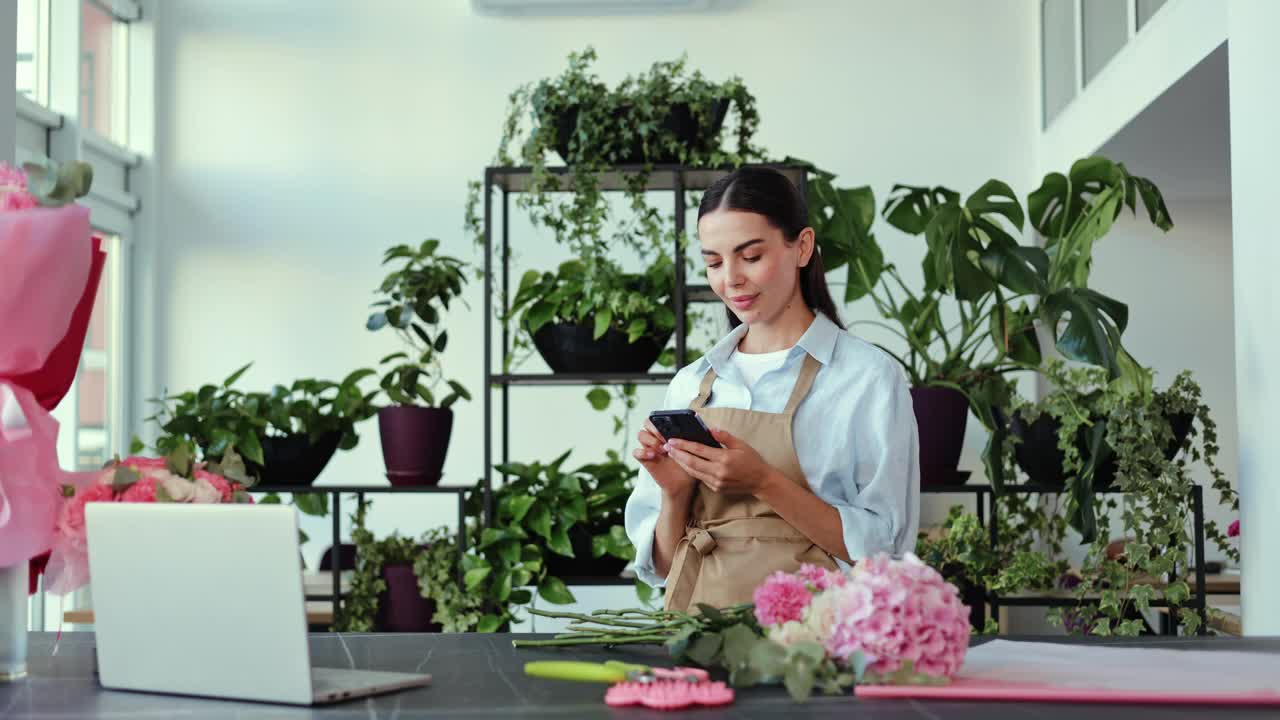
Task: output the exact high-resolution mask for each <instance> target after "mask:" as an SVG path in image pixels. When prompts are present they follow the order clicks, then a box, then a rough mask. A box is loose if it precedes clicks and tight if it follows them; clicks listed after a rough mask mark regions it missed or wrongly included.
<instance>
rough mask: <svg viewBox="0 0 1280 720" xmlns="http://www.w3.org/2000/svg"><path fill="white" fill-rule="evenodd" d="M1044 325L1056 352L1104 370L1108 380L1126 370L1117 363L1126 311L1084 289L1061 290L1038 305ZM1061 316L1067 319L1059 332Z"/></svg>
mask: <svg viewBox="0 0 1280 720" xmlns="http://www.w3.org/2000/svg"><path fill="white" fill-rule="evenodd" d="M1040 312H1041V315H1042V317H1043V318H1044V321H1045V323H1046V324H1047V325H1048V326H1049V327H1051V328H1053V329H1054V338H1055V343H1056V345H1057V347H1058V352H1061V353H1062V354H1063V355H1064V356H1066V357H1068V358H1070V359H1072V360H1079V361H1081V362H1087V363H1092V364H1094V365H1098V366H1100V367H1104V368H1106V369H1107V371H1108V373H1109V374H1110V375H1111V377H1112V378H1117V377H1120V376H1121V375H1122V371H1124V370H1125V369H1126V368H1125V367H1124V366H1123V364H1122V362H1121V356H1122V353H1123V348H1121V346H1120V335H1121V334H1122V333H1123V332H1124V329H1125V326H1127V325H1128V323H1129V307H1128V306H1127V305H1125V304H1124V303H1122V302H1120V301H1118V300H1113V299H1111V298H1109V297H1107V296H1106V295H1103V294H1102V293H1099V292H1097V291H1095V290H1089V289H1087V288H1065V289H1062V290H1058V291H1057V292H1054V293H1051V294H1050V295H1048V296H1046V297H1045V298H1044V299H1043V301H1042V302H1041V305H1040ZM1063 315H1069V316H1070V318H1069V319H1068V321H1067V324H1066V326H1065V327H1063V328H1061V329H1059V324H1060V321H1061V319H1062V316H1063Z"/></svg>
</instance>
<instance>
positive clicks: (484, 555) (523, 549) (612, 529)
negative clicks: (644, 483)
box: [463, 451, 639, 629]
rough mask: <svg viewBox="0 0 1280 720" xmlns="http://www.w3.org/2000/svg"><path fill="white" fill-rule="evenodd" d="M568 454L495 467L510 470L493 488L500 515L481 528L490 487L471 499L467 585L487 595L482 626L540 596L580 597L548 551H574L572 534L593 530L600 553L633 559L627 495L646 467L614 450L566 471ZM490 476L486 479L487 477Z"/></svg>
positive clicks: (558, 600) (595, 551)
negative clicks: (550, 566) (632, 464)
mask: <svg viewBox="0 0 1280 720" xmlns="http://www.w3.org/2000/svg"><path fill="white" fill-rule="evenodd" d="M568 457H569V453H568V452H566V453H564V454H563V455H561V456H560V457H558V458H556V459H555V460H553V461H551V462H550V463H542V462H535V463H532V464H525V463H507V464H499V465H496V466H494V467H495V469H497V470H498V471H499V472H501V473H503V474H504V475H506V476H508V478H507V482H506V483H505V484H503V485H501V486H499V487H497V488H495V489H494V490H493V494H492V498H493V503H494V517H493V519H492V522H491V523H490V524H489V525H488V527H484V528H483V529H480V528H481V524H480V520H481V516H482V503H483V501H484V493H483V491H482V489H481V488H480V486H479V485H477V487H476V490H475V491H473V492H471V493H469V494H468V495H467V499H466V511H467V515H468V517H469V518H470V523H469V526H470V528H471V537H473V538H475V539H474V540H473V545H472V547H471V548H469V549H468V550H469V551H468V554H467V556H466V557H465V558H464V560H463V569H464V571H465V573H466V584H467V587H466V589H467V591H468V592H471V593H474V594H476V595H477V596H479V597H482V598H484V600H485V605H486V615H485V616H484V618H482V623H481V625H480V627H482V628H483V627H490V628H493V629H496V628H498V627H500V626H501V625H503V624H505V623H507V622H509V621H510V620H512V619H514V617H515V615H514V613H515V611H516V609H517V608H518V607H520V606H522V605H526V604H528V603H529V602H530V601H531V600H532V599H533V598H532V594H531V593H530V592H529V591H527V590H523V589H522V588H527V587H531V588H536V589H537V593H538V596H539V597H541V598H542V599H543V600H546V601H547V602H550V603H553V604H559V605H563V604H566V603H571V602H573V601H574V597H573V594H572V593H571V592H570V591H569V588H568V587H567V586H566V585H565V584H564V582H563V581H562V580H561V579H560V578H557V577H555V576H553V575H551V574H550V573H549V572H548V570H547V562H546V560H547V557H548V555H547V554H548V553H554V554H557V555H561V556H564V557H574V549H573V545H572V543H571V536H572V535H575V534H577V533H578V532H586V533H587V534H588V536H589V537H590V542H591V554H592V556H593V557H603V556H606V555H608V556H611V557H616V558H619V559H622V560H628V561H629V560H632V559H634V557H635V548H633V547H632V545H631V542H630V540H629V539H628V538H627V534H626V531H625V530H624V529H623V527H622V517H623V512H624V511H625V509H626V502H627V497H628V496H629V495H630V494H631V489H632V487H633V486H634V483H635V477H636V475H637V473H638V472H639V471H638V470H636V469H633V468H629V467H627V465H626V464H625V463H623V462H622V461H621V459H620V457H619V456H618V454H617V453H615V452H613V451H610V452H609V453H608V458H607V459H606V460H605V461H604V462H601V463H589V464H586V465H582V466H581V467H578V468H576V469H574V470H565V469H563V465H564V463H565V461H566V460H567V459H568ZM482 482H483V481H482Z"/></svg>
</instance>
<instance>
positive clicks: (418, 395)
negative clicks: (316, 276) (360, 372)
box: [366, 239, 471, 485]
mask: <svg viewBox="0 0 1280 720" xmlns="http://www.w3.org/2000/svg"><path fill="white" fill-rule="evenodd" d="M439 247H440V241H439V240H434V239H431V240H426V241H424V242H423V243H422V244H421V245H419V246H417V247H411V246H409V245H397V246H395V247H392V248H390V249H388V250H387V252H386V254H385V255H384V257H383V260H382V264H383V265H384V266H385V265H394V266H396V268H395V269H394V270H392V271H391V272H390V273H389V274H388V275H387V276H386V278H384V279H383V281H382V285H380V286H379V288H378V293H379V294H380V295H381V297H380V298H379V299H378V300H376V301H375V302H374V303H373V307H374V308H376V310H375V311H374V312H373V314H371V315H370V316H369V320H368V322H367V324H366V327H368V329H369V330H373V331H378V330H382V329H383V328H390V329H392V330H394V331H395V332H396V334H397V335H399V336H400V339H401V340H403V341H404V343H405V345H406V349H405V350H403V351H400V352H395V353H392V354H390V355H388V356H386V357H384V358H382V360H381V361H380V364H381V365H382V366H384V367H385V368H386V370H385V373H384V374H383V376H382V382H381V387H382V391H383V393H384V394H386V396H387V398H388V399H389V400H390V401H391V403H392V404H391V405H388V406H386V407H384V408H382V409H380V410H379V411H378V429H379V431H380V433H381V435H382V457H383V460H384V461H385V462H386V466H387V479H388V480H390V481H391V483H392V484H393V485H434V484H436V483H438V482H440V476H441V471H442V469H443V467H444V459H445V453H446V452H447V451H448V449H449V437H450V434H451V433H452V431H453V410H452V409H451V408H452V406H453V404H454V403H455V402H457V401H458V400H459V399H462V400H470V399H471V394H470V393H469V392H467V389H466V388H465V387H463V386H462V385H461V384H460V383H459V382H458V381H456V380H445V379H444V375H443V371H442V369H441V366H440V354H441V353H443V352H444V349H445V347H446V345H447V344H448V341H449V334H448V331H447V330H445V329H444V328H443V327H441V324H442V321H443V315H444V313H445V312H446V311H447V310H448V309H449V303H450V302H452V301H453V300H456V299H458V298H459V296H460V295H461V294H462V287H463V285H464V284H465V283H466V274H465V272H464V269H465V267H466V265H465V263H463V262H462V261H461V260H457V259H456V258H452V257H448V256H445V255H437V254H436V250H437V249H438V248H439ZM441 383H444V384H445V385H446V387H447V388H448V390H447V392H444V393H442V392H441V388H440V384H441Z"/></svg>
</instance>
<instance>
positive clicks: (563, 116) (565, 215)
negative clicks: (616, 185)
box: [467, 47, 763, 259]
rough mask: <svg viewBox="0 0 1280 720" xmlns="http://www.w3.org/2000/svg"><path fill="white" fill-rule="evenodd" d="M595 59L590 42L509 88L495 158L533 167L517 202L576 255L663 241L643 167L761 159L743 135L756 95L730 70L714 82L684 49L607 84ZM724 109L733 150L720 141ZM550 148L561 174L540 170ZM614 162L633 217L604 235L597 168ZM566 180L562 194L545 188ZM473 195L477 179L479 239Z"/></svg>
mask: <svg viewBox="0 0 1280 720" xmlns="http://www.w3.org/2000/svg"><path fill="white" fill-rule="evenodd" d="M595 60H596V53H595V50H594V49H592V48H590V47H588V48H586V49H585V50H584V51H582V52H580V53H571V54H570V55H569V67H568V68H567V70H566V71H565V72H564V73H563V74H562V75H560V76H559V77H558V78H555V79H544V80H540V81H538V82H534V83H529V84H526V85H524V86H522V87H520V88H518V89H517V90H516V91H515V92H513V93H512V94H511V101H510V104H509V107H508V114H507V118H506V122H505V123H504V125H503V133H502V138H501V140H500V142H499V145H498V152H497V157H496V159H495V164H496V165H502V166H513V165H525V166H529V167H531V168H533V178H532V188H531V191H530V192H528V193H522V194H521V196H520V198H519V200H518V201H517V202H518V206H519V207H520V208H521V209H522V210H526V211H528V212H529V216H530V219H531V220H532V221H533V222H534V224H535V225H539V226H543V227H547V228H549V229H551V230H552V231H553V232H554V233H555V236H556V239H557V240H558V241H560V242H563V243H565V244H567V245H568V246H569V247H571V248H573V249H574V251H575V253H576V255H577V256H578V257H580V258H584V259H585V258H588V257H593V256H607V255H609V254H610V248H611V247H613V248H616V247H618V246H627V247H632V248H635V249H639V250H642V251H651V250H653V249H657V250H664V249H665V248H663V247H661V245H662V242H663V240H664V239H665V238H666V232H665V230H664V229H663V226H662V223H661V222H660V219H661V216H660V214H659V213H658V212H657V210H656V209H654V208H652V207H650V205H649V203H648V200H647V199H646V197H645V191H644V187H645V182H646V179H647V176H648V173H649V168H650V167H651V166H652V164H653V163H660V162H681V163H684V164H687V165H700V166H709V167H714V166H721V165H726V164H732V165H738V164H741V163H743V162H748V161H752V160H758V159H760V158H762V157H763V153H762V151H761V150H760V148H758V147H756V146H754V145H753V144H752V139H753V138H754V136H755V132H756V129H757V127H758V125H759V115H758V114H757V112H756V103H755V98H754V97H753V96H752V95H751V93H750V92H749V91H748V90H747V88H746V86H745V85H743V83H742V81H741V80H740V79H738V78H731V79H729V80H727V81H725V82H721V83H716V82H711V81H709V80H707V79H706V78H704V77H703V76H702V74H701V73H699V72H697V71H693V72H689V71H688V70H687V69H686V61H685V59H684V58H680V59H678V60H675V61H670V62H656V63H654V64H653V65H652V66H651V67H650V68H649V69H648V70H647V71H646V72H644V73H641V74H639V75H635V76H629V77H627V78H626V79H625V80H623V81H622V82H621V83H620V84H619V85H618V86H617V87H616V88H614V89H612V90H611V89H609V88H608V87H607V86H606V85H605V84H604V83H603V82H601V81H600V79H599V78H598V77H597V76H596V75H595V74H594V73H593V72H592V69H591V65H592V63H594V62H595ZM730 113H732V116H733V117H734V118H735V127H734V134H735V135H736V137H737V148H736V150H735V151H728V150H725V149H723V148H722V147H721V136H722V133H723V124H724V120H725V117H726V115H727V114H730ZM524 118H529V123H528V125H526V124H524V123H522V120H523V119H524ZM512 148H515V149H516V152H515V154H513V153H512ZM552 153H556V154H558V155H560V157H561V159H562V160H563V161H564V162H565V163H566V164H567V165H569V166H570V169H569V172H568V174H567V176H566V177H565V178H564V179H563V180H562V179H561V178H560V177H558V176H557V175H556V174H555V173H551V172H548V171H547V165H546V163H547V157H548V156H549V155H551V154H552ZM618 165H631V166H633V167H628V169H627V172H626V173H625V176H626V178H627V185H628V190H627V193H626V194H627V200H628V204H629V206H630V208H631V209H632V210H633V211H635V213H636V217H635V220H634V221H633V222H630V223H623V224H620V225H619V227H618V228H617V230H616V231H615V232H614V233H613V236H612V237H606V236H605V232H604V229H605V227H606V226H607V225H608V222H609V218H610V216H611V211H610V208H609V203H608V202H607V201H606V200H605V198H604V195H603V193H602V192H601V188H600V173H601V172H603V171H604V170H605V169H607V168H610V167H614V166H618ZM569 187H571V188H572V189H573V193H572V195H571V196H570V197H569V198H567V199H562V200H557V199H555V198H554V197H553V195H552V193H555V192H556V191H560V190H564V189H567V188H569ZM479 196H480V187H479V185H478V184H475V183H473V184H471V186H470V194H469V198H468V205H467V206H468V211H467V218H468V225H469V226H470V227H471V228H472V229H473V232H474V234H475V236H476V237H477V240H478V241H482V238H483V236H482V234H481V224H480V219H479V217H478V214H477V212H476V209H477V207H478V205H479V199H480V198H479Z"/></svg>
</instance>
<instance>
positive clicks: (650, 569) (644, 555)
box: [623, 374, 681, 587]
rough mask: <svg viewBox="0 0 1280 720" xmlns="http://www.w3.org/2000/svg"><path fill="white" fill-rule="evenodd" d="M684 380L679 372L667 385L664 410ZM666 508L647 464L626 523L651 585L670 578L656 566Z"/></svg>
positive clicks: (640, 569)
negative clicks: (658, 535) (655, 552)
mask: <svg viewBox="0 0 1280 720" xmlns="http://www.w3.org/2000/svg"><path fill="white" fill-rule="evenodd" d="M680 381H681V377H680V375H679V374H678V375H677V376H676V377H675V378H673V379H672V380H671V383H670V384H668V385H667V393H666V395H665V396H664V397H663V400H662V408H661V409H663V410H666V409H670V408H671V407H672V405H671V403H672V402H674V400H673V399H672V398H673V395H674V394H675V393H674V388H675V386H676V383H677V382H680ZM660 510H662V490H661V489H660V488H659V487H658V483H656V482H654V480H653V477H651V476H650V475H649V473H648V471H646V470H645V469H644V468H643V467H641V469H640V474H639V475H638V476H637V477H636V486H635V488H634V489H633V490H632V491H631V497H629V498H627V509H626V514H625V516H624V519H623V523H624V525H625V526H626V529H627V537H628V538H630V539H631V544H632V545H634V546H635V549H636V559H635V564H634V567H635V571H636V577H637V578H639V579H640V580H642V581H643V582H644V583H645V584H646V585H649V586H651V587H663V586H664V585H666V584H667V579H666V578H665V577H662V576H661V575H659V574H658V571H657V569H656V568H655V567H654V565H653V532H654V530H655V529H656V528H657V527H658V512H659V511H660Z"/></svg>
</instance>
